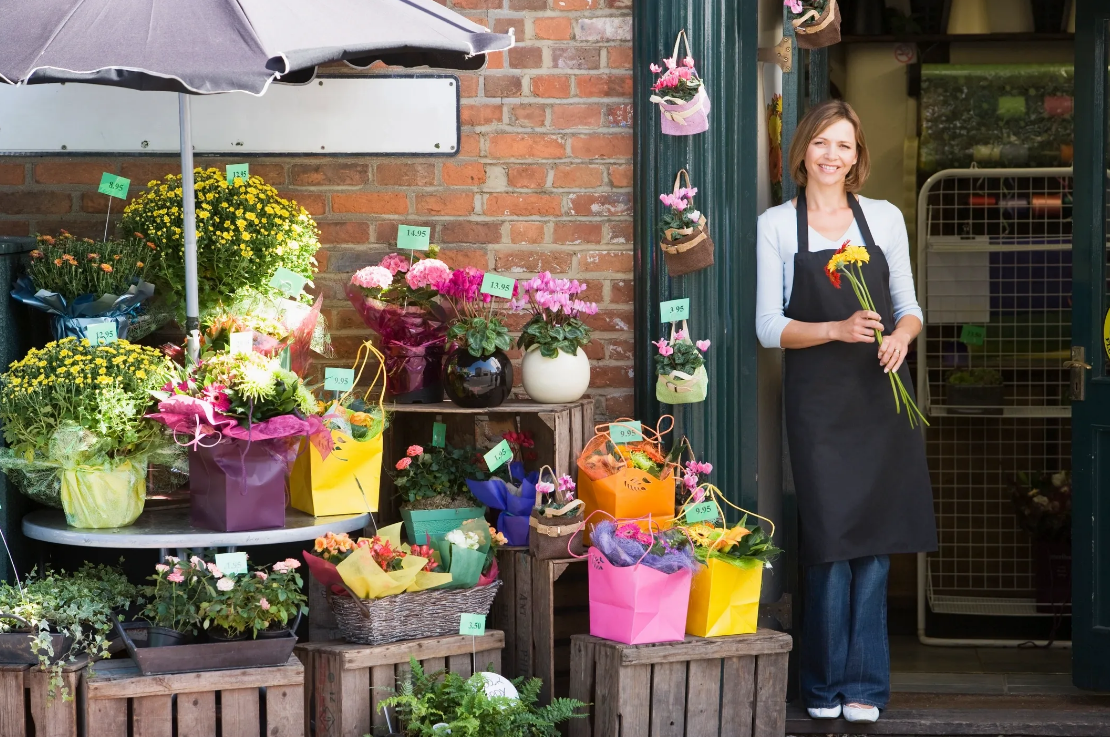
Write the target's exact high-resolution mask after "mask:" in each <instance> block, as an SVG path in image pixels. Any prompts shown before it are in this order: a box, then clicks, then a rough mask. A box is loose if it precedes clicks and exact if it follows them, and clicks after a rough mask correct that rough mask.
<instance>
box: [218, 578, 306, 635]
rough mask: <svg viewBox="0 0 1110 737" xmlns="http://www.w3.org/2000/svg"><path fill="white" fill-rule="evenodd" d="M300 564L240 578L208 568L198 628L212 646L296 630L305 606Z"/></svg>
mask: <svg viewBox="0 0 1110 737" xmlns="http://www.w3.org/2000/svg"><path fill="white" fill-rule="evenodd" d="M300 567H301V562H300V561H299V560H296V559H295V558H287V559H286V560H284V561H278V562H277V563H274V564H273V565H272V566H270V569H269V570H268V571H267V570H265V569H260V570H256V571H253V572H251V573H246V574H241V575H231V574H226V575H225V574H224V573H223V572H222V571H220V570H219V568H217V567H216V566H215V565H211V564H210V565H209V566H208V573H209V576H210V578H208V579H206V580H205V587H206V589H207V595H206V597H205V600H204V602H203V603H202V604H201V606H200V610H199V612H198V614H199V619H200V623H201V627H203V628H204V630H205V631H206V632H207V633H208V639H210V640H213V641H215V642H229V641H234V640H245V639H247V638H260V637H261V638H267V637H282V636H285V635H286V634H287V633H288V632H289V631H291V630H296V628H297V622H299V621H300V617H301V615H302V614H304V613H306V612H307V611H308V607H307V606H305V605H306V604H307V603H308V597H306V596H305V595H304V593H303V591H302V588H303V582H302V580H301V576H300V574H299V573H297V570H296V569H298V568H300Z"/></svg>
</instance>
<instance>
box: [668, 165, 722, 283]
mask: <svg viewBox="0 0 1110 737" xmlns="http://www.w3.org/2000/svg"><path fill="white" fill-rule="evenodd" d="M683 176H685V177H686V186H687V187H688V188H689V186H690V175H689V174H687V172H686V170H685V169H682V170H681V171H679V172H678V175H677V176H675V178H674V189H673V191H674V192H676V193H677V192H678V188H679V187H678V185H679V183H680V182H681V179H682V177H683ZM708 225H709V219H708V218H707V217H706V216H705V213H702V214H701V219H700V220H699V222H698V225H697V226H696V227H693V228H681V229H679V228H668V229H667V230H666V231H664V233H663V238H662V239H661V240H660V242H659V247H660V248H661V249H663V259H664V260H665V261H666V262H667V273H668V274H669V275H670V276H682V275H683V274H689V273H691V272H694V271H701V270H702V269H707V268H709V267H710V266H712V265H713V239H712V238H710V237H709V231H708V230H707V227H708Z"/></svg>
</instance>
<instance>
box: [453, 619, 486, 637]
mask: <svg viewBox="0 0 1110 737" xmlns="http://www.w3.org/2000/svg"><path fill="white" fill-rule="evenodd" d="M459 634H460V635H470V636H471V637H481V636H482V635H484V634H486V615H484V614H464V615H462V621H461V622H459Z"/></svg>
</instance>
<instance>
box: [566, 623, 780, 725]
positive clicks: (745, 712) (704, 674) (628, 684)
mask: <svg viewBox="0 0 1110 737" xmlns="http://www.w3.org/2000/svg"><path fill="white" fill-rule="evenodd" d="M571 640H572V641H571V692H570V695H571V697H572V698H576V699H579V700H581V701H584V702H586V703H589V704H592V706H591V707H590V716H589V717H587V718H585V719H572V720H571V722H570V737H663V736H664V735H666V737H704V735H720V737H782V736H783V735H784V734H785V731H786V680H787V679H786V666H787V657H788V654H789V652H790V648H791V644H792V640H791V638H790V636H789V635H787V634H784V633H781V632H773V631H771V630H759V632H757V633H756V634H754V635H733V636H728V637H710V638H702V637H692V636H689V635H687V637H686V639H685V640H684V641H682V642H665V643H659V644H656V645H624V644H621V643H619V642H613V641H612V640H603V639H601V638H599V637H592V636H590V635H575V636H574V637H572V638H571ZM722 689H724V691H723V692H722Z"/></svg>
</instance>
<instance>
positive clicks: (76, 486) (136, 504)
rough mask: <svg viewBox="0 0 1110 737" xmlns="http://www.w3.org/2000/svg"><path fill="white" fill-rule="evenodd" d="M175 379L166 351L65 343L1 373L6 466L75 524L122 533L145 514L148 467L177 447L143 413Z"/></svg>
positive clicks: (0, 462) (0, 457) (2, 463)
mask: <svg viewBox="0 0 1110 737" xmlns="http://www.w3.org/2000/svg"><path fill="white" fill-rule="evenodd" d="M170 376H171V364H170V362H169V361H168V359H167V358H166V357H165V356H164V355H163V354H162V353H161V352H160V351H158V350H156V349H154V348H149V347H145V346H140V345H137V344H134V343H129V342H127V341H126V340H117V341H115V342H113V343H109V344H106V345H100V346H93V345H90V344H89V341H88V340H84V339H79V338H73V337H70V338H65V339H63V340H59V341H56V342H53V343H49V344H47V345H46V346H45V347H44V348H42V349H36V350H32V351H30V352H29V353H28V354H27V355H26V356H25V357H24V358H23V359H22V360H19V361H16V362H14V363H12V364H11V366H9V367H8V371H7V373H5V374H3V375H0V422H2V423H3V432H4V439H5V440H6V441H7V444H8V448H6V449H3V451H0V468H3V469H4V470H5V471H8V472H9V473H10V474H12V475H13V476H14V477H15V480H16V482H17V485H18V486H20V487H21V489H22V490H23V492H24V493H25V494H27V495H28V496H30V497H31V498H33V499H36V500H37V501H40V502H43V503H46V504H48V505H51V506H55V507H57V506H60V507H62V509H64V510H65V512H66V517H67V521H68V522H69V524H70V525H72V526H75V527H117V526H122V525H126V524H130V523H131V522H132V521H134V519H135V518H136V517H138V515H139V514H140V513H141V512H142V507H143V500H144V499H145V497H146V468H147V463H148V462H149V461H151V460H159V461H161V462H172V461H173V459H174V458H175V457H176V455H177V454H176V452H175V446H174V445H173V443H171V442H169V440H168V438H167V437H166V435H165V433H164V431H163V430H162V428H160V427H159V426H158V425H157V424H156V423H154V422H151V421H150V420H148V419H146V418H145V417H144V415H145V414H146V413H147V412H148V411H149V410H151V409H152V408H153V406H154V398H153V396H152V395H151V392H152V391H153V390H156V389H158V388H160V387H161V386H163V385H164V384H165V383H166V381H167V380H168V379H169V377H170Z"/></svg>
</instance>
